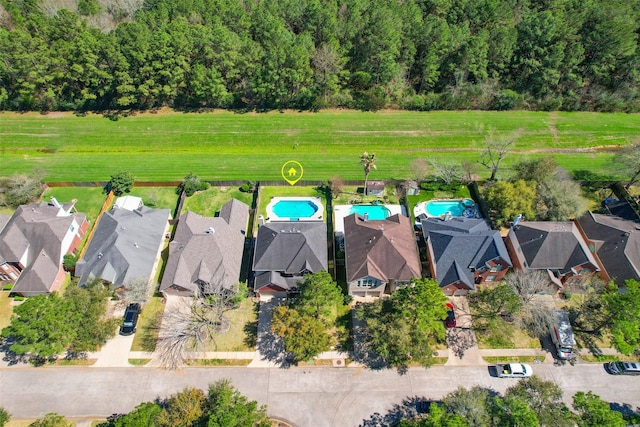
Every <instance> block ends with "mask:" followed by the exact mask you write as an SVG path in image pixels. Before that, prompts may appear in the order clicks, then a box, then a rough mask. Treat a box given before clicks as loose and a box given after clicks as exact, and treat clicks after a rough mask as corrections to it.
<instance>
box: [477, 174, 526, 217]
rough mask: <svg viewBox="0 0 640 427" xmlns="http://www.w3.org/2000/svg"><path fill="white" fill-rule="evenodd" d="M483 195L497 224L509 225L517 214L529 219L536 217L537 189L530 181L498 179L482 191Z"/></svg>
mask: <svg viewBox="0 0 640 427" xmlns="http://www.w3.org/2000/svg"><path fill="white" fill-rule="evenodd" d="M484 197H485V200H486V202H487V205H488V206H489V209H490V210H491V211H493V212H495V222H496V224H497V225H501V226H505V227H506V226H509V224H510V223H511V221H513V220H514V219H515V217H516V216H518V215H522V216H524V217H525V218H526V219H530V220H533V219H534V218H535V217H536V209H535V205H536V199H537V191H536V186H535V183H533V182H531V181H523V180H521V179H519V180H516V181H514V182H508V181H498V182H496V183H494V184H492V185H491V186H489V187H488V188H487V189H486V190H485V191H484Z"/></svg>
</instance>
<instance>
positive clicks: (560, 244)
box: [514, 221, 597, 274]
mask: <svg viewBox="0 0 640 427" xmlns="http://www.w3.org/2000/svg"><path fill="white" fill-rule="evenodd" d="M514 233H515V236H516V237H517V240H518V244H519V246H520V248H521V250H522V254H523V255H524V258H525V260H526V261H527V264H528V267H529V268H533V269H548V270H557V271H559V272H561V273H562V274H564V273H567V272H568V271H570V270H571V268H573V267H576V266H578V265H581V264H585V263H590V264H592V265H593V266H594V267H595V268H596V269H597V263H596V261H595V258H593V255H591V252H590V251H589V249H588V247H587V245H586V242H585V241H584V239H583V238H582V236H581V235H580V233H579V232H578V230H577V229H576V227H575V224H574V223H573V222H555V221H538V222H521V223H519V224H518V226H517V227H515V228H514Z"/></svg>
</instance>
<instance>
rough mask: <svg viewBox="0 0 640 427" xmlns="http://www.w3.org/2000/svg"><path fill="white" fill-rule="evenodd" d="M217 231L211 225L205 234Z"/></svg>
mask: <svg viewBox="0 0 640 427" xmlns="http://www.w3.org/2000/svg"><path fill="white" fill-rule="evenodd" d="M215 232H216V230H215V229H214V228H213V227H209V228H207V231H205V232H204V233H205V234H214V233H215Z"/></svg>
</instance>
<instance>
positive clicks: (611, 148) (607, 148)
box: [405, 145, 625, 154]
mask: <svg viewBox="0 0 640 427" xmlns="http://www.w3.org/2000/svg"><path fill="white" fill-rule="evenodd" d="M624 148H625V147H624V146H620V145H600V146H597V147H575V148H531V149H526V150H522V149H518V148H517V147H516V148H515V149H514V150H513V152H515V153H521V154H538V153H549V154H580V153H617V152H618V151H620V150H622V149H624ZM482 150H484V147H481V146H479V147H468V148H459V147H455V148H453V147H451V148H447V147H434V148H431V147H429V148H418V149H412V150H405V151H407V152H435V153H462V152H466V151H482Z"/></svg>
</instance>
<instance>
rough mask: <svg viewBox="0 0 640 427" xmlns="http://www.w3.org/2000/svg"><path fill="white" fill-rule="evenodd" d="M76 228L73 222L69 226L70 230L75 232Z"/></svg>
mask: <svg viewBox="0 0 640 427" xmlns="http://www.w3.org/2000/svg"><path fill="white" fill-rule="evenodd" d="M75 229H76V228H75V227H74V226H73V224H71V226H70V227H69V231H70V232H72V233H73V232H74V231H75Z"/></svg>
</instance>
